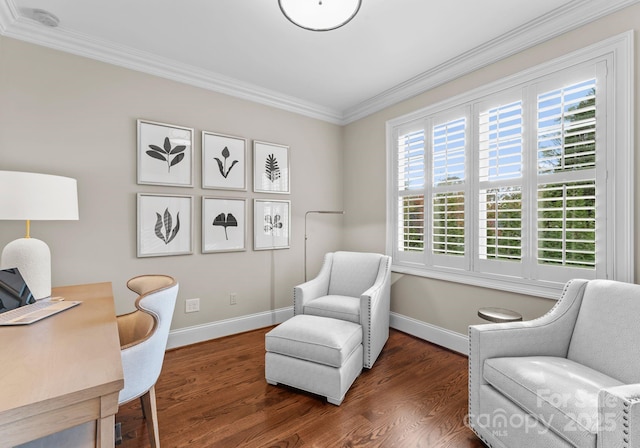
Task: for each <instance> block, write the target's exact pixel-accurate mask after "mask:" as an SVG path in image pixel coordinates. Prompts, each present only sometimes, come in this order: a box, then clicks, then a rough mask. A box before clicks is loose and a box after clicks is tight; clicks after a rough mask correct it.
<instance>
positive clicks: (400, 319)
mask: <svg viewBox="0 0 640 448" xmlns="http://www.w3.org/2000/svg"><path fill="white" fill-rule="evenodd" d="M389 326H390V327H391V328H395V329H396V330H400V331H402V332H404V333H407V334H410V335H412V336H415V337H417V338H420V339H424V340H425V341H428V342H432V343H434V344H437V345H440V346H441V347H445V348H448V349H449V350H453V351H455V352H458V353H462V354H463V355H465V356H469V337H468V336H467V335H464V334H461V333H458V332H455V331H451V330H447V329H446V328H442V327H438V326H436V325H432V324H428V323H426V322H422V321H420V320H416V319H413V318H411V317H407V316H403V315H402V314H397V313H391V316H390V318H389Z"/></svg>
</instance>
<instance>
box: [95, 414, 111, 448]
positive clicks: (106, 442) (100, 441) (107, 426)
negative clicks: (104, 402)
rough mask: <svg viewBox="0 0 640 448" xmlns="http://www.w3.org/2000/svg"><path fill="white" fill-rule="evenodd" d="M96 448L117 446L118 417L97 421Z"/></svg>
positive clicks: (108, 417)
mask: <svg viewBox="0 0 640 448" xmlns="http://www.w3.org/2000/svg"><path fill="white" fill-rule="evenodd" d="M97 423H98V425H97V428H96V448H113V447H114V446H115V444H116V437H115V432H114V431H115V430H114V428H115V426H116V416H115V415H109V416H107V417H104V418H100V419H98V421H97Z"/></svg>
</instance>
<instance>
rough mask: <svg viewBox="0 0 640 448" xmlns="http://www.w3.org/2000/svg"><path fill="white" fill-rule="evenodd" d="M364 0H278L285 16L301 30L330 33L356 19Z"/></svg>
mask: <svg viewBox="0 0 640 448" xmlns="http://www.w3.org/2000/svg"><path fill="white" fill-rule="evenodd" d="M361 4H362V0H278V5H279V6H280V9H281V10H282V13H283V14H284V16H285V17H286V18H287V19H289V20H290V21H291V22H292V23H293V24H295V25H298V26H299V27H300V28H304V29H306V30H311V31H329V30H335V29H336V28H340V27H341V26H342V25H345V24H347V23H348V22H349V21H350V20H351V19H353V18H354V17H355V15H356V14H357V13H358V10H359V9H360V5H361Z"/></svg>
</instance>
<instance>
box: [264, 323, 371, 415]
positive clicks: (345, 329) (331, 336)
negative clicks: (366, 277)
mask: <svg viewBox="0 0 640 448" xmlns="http://www.w3.org/2000/svg"><path fill="white" fill-rule="evenodd" d="M265 348H266V350H267V353H266V355H265V377H266V379H267V383H269V384H273V385H276V384H285V385H287V386H292V387H295V388H297V389H302V390H304V391H307V392H311V393H314V394H317V395H322V396H325V397H327V401H328V402H329V403H331V404H335V405H336V406H339V405H340V404H341V403H342V400H343V399H344V396H345V394H346V393H347V391H348V390H349V388H350V387H351V385H352V384H353V382H354V381H355V379H356V378H357V377H358V375H360V372H361V371H362V363H363V359H362V327H360V325H358V324H356V323H353V322H347V321H343V320H338V319H331V318H328V317H320V316H309V315H304V314H299V315H297V316H294V317H292V318H291V319H289V320H287V321H285V322H283V323H281V324H280V325H278V326H277V327H276V328H274V329H273V330H271V331H269V332H268V333H267V334H266V337H265Z"/></svg>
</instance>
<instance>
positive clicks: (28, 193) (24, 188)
mask: <svg viewBox="0 0 640 448" xmlns="http://www.w3.org/2000/svg"><path fill="white" fill-rule="evenodd" d="M0 219H3V220H21V221H26V220H31V221H42V220H47V221H48V220H51V221H58V220H77V219H78V187H77V182H76V180H75V179H72V178H70V177H62V176H53V175H50V174H39V173H23V172H20V171H0Z"/></svg>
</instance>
